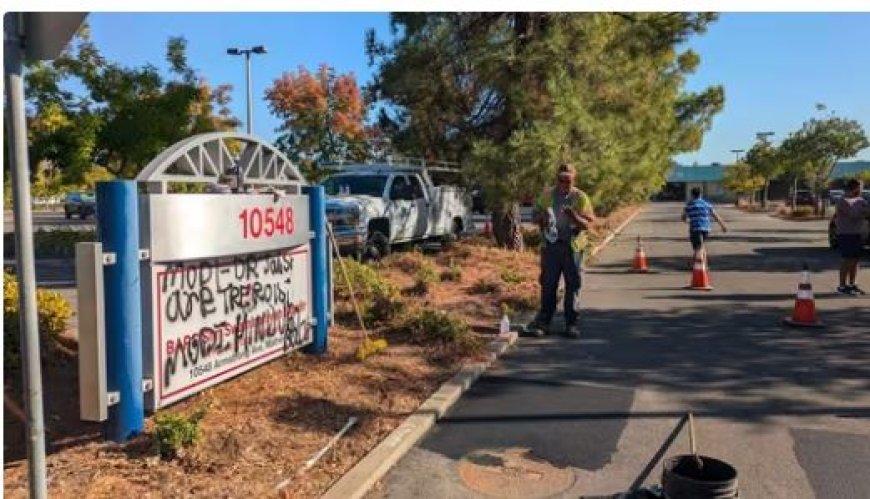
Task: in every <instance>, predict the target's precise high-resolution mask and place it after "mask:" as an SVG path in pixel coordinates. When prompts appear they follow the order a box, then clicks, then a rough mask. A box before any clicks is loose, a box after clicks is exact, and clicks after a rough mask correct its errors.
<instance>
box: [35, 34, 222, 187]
mask: <svg viewBox="0 0 870 499" xmlns="http://www.w3.org/2000/svg"><path fill="white" fill-rule="evenodd" d="M186 48H187V42H186V41H185V40H184V39H183V38H180V37H176V38H170V39H169V40H168V42H167V47H166V61H167V63H168V65H169V72H168V74H167V75H164V74H162V73H161V72H160V71H159V70H158V69H157V67H155V66H153V65H151V64H146V65H144V66H141V67H126V66H123V65H121V64H119V63H116V62H111V61H109V60H107V59H106V58H105V57H104V56H103V55H102V54H101V53H100V51H99V49H98V48H97V47H96V45H95V44H94V43H93V41H92V40H91V38H90V32H89V28H88V27H87V25H85V26H83V27H82V29H80V30H79V32H78V33H77V34H76V37H75V38H74V39H73V41H72V42H71V44H70V47H69V49H68V50H66V51H65V52H64V53H63V54H62V55H61V56H60V57H59V58H57V59H55V60H54V61H53V62H51V63H42V62H39V63H34V64H32V65H30V66H29V67H28V71H27V76H26V78H27V86H26V89H27V94H26V96H25V97H26V99H27V103H28V109H27V111H28V112H27V123H28V139H29V142H30V158H31V164H32V165H31V171H32V172H36V171H37V168H36V165H37V164H39V163H40V162H50V163H51V164H52V165H54V166H53V167H54V168H57V169H59V170H60V171H61V172H62V176H63V181H64V182H65V183H73V184H77V185H82V184H88V183H89V182H92V181H93V178H94V176H95V175H97V176H100V175H105V173H101V172H99V171H98V172H92V171H91V170H92V169H93V168H94V167H96V166H101V167H104V168H105V169H106V170H107V171H108V172H109V173H111V174H114V175H119V176H123V177H132V176H135V175H136V174H137V173H138V172H139V170H141V168H142V167H144V166H145V165H146V164H147V163H148V162H149V161H150V160H151V159H153V158H154V157H155V156H156V155H157V154H158V153H160V151H162V150H163V149H165V148H166V147H168V146H170V145H172V144H173V143H175V142H177V141H179V140H181V139H183V138H185V137H188V136H190V135H193V134H197V133H202V132H208V131H216V130H232V129H234V128H235V127H236V126H237V125H238V121H237V120H236V119H235V118H234V117H233V116H232V114H231V112H230V111H229V108H228V107H227V106H228V104H229V102H230V96H229V92H230V91H231V87H230V86H229V85H218V86H216V87H212V86H211V85H210V84H209V83H208V82H207V81H206V80H205V78H202V77H199V76H197V75H196V71H195V70H194V69H193V68H192V67H191V66H190V65H189V63H188V61H187V56H186ZM76 87H78V88H80V89H81V90H76V91H74V90H71V88H76Z"/></svg>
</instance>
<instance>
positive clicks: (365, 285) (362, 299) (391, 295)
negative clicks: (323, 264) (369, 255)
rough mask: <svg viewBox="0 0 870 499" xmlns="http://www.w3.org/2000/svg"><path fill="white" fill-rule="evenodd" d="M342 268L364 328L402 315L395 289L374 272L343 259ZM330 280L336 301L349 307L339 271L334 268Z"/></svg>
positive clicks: (348, 293)
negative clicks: (356, 303)
mask: <svg viewBox="0 0 870 499" xmlns="http://www.w3.org/2000/svg"><path fill="white" fill-rule="evenodd" d="M336 267H338V266H336ZM344 267H345V269H346V270H347V274H348V279H350V282H351V284H352V285H353V289H354V294H355V296H356V299H357V302H358V303H359V307H360V313H361V314H362V315H363V320H364V321H365V322H366V324H367V325H369V324H370V323H371V324H374V323H377V322H385V321H389V320H392V319H393V318H394V317H396V316H397V315H399V314H401V313H402V312H403V311H404V309H405V303H404V302H403V301H402V298H401V295H400V294H399V290H398V288H396V286H395V285H394V284H393V283H391V282H389V281H387V280H385V279H384V278H382V277H381V276H380V275H378V273H377V272H376V271H375V269H374V268H372V267H370V266H369V265H366V264H364V263H360V262H358V261H356V260H352V259H345V260H344ZM333 279H334V287H335V298H336V301H338V300H343V301H344V302H346V303H347V304H348V305H349V306H351V307H352V306H353V305H352V304H351V303H350V300H351V298H350V290H349V289H348V287H347V282H346V281H345V278H344V274H343V273H342V271H341V269H340V268H336V271H335V273H334V275H333Z"/></svg>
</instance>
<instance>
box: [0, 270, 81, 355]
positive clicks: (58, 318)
mask: <svg viewBox="0 0 870 499" xmlns="http://www.w3.org/2000/svg"><path fill="white" fill-rule="evenodd" d="M36 313H37V320H38V324H39V326H38V327H39V333H40V335H42V337H43V338H50V339H57V337H59V336H60V335H61V334H63V332H64V331H66V325H67V321H68V320H69V318H70V317H72V314H73V311H72V306H71V305H70V304H69V302H68V301H66V299H65V298H64V297H63V296H62V295H61V294H60V293H57V292H55V291H48V290H44V289H37V290H36ZM20 331H21V329H20V318H19V308H18V282H17V281H16V278H15V274H13V273H10V272H3V358H4V361H5V362H6V366H7V367H9V368H11V369H16V368H18V366H19V365H20V360H21V332H20Z"/></svg>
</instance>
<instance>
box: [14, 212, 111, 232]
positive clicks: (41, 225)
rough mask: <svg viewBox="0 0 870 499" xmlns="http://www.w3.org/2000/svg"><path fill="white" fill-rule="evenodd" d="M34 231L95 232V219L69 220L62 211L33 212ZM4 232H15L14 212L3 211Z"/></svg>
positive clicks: (75, 217) (76, 218)
mask: <svg viewBox="0 0 870 499" xmlns="http://www.w3.org/2000/svg"><path fill="white" fill-rule="evenodd" d="M33 229H34V230H44V231H52V230H61V229H62V230H93V229H94V217H92V216H91V217H88V218H86V219H85V220H81V219H79V218H78V217H77V216H73V218H71V219H69V220H67V219H66V217H65V216H64V214H63V210H61V211H34V212H33ZM3 232H15V224H14V220H13V218H12V212H11V211H9V210H4V211H3Z"/></svg>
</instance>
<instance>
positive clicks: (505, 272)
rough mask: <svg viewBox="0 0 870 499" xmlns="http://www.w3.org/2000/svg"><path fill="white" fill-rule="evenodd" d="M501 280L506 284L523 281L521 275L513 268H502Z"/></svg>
mask: <svg viewBox="0 0 870 499" xmlns="http://www.w3.org/2000/svg"><path fill="white" fill-rule="evenodd" d="M501 280H502V281H504V282H506V283H508V284H519V283H521V282H523V276H522V274H520V273H519V272H517V271H516V270H514V269H502V271H501Z"/></svg>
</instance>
